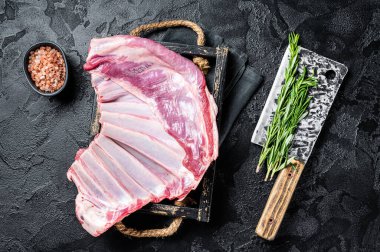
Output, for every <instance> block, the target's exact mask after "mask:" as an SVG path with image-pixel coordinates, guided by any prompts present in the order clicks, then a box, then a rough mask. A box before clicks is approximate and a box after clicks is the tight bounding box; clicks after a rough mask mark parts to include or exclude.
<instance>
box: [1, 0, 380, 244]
mask: <svg viewBox="0 0 380 252" xmlns="http://www.w3.org/2000/svg"><path fill="white" fill-rule="evenodd" d="M172 18H184V19H189V20H193V21H195V22H197V23H199V24H201V25H202V26H203V27H204V28H205V29H206V30H207V31H212V32H215V33H217V34H220V35H221V36H223V37H224V38H225V39H226V42H227V43H229V44H230V45H232V46H235V47H237V48H239V49H242V50H246V51H247V53H248V55H249V64H250V65H251V66H254V67H255V68H256V69H258V70H260V71H261V73H262V74H263V75H265V77H266V80H265V83H264V84H263V86H262V88H261V89H260V90H259V91H258V93H257V94H256V95H255V96H254V98H253V99H252V100H251V102H250V103H249V105H248V106H247V107H246V109H245V110H244V111H243V112H242V113H241V115H240V116H239V118H238V120H237V122H236V124H235V126H234V128H233V130H232V131H231V133H230V135H229V137H228V139H227V140H226V142H225V144H224V146H223V147H222V149H221V152H220V159H219V161H220V162H219V163H220V165H219V167H218V175H217V185H216V189H215V200H214V205H213V209H212V221H211V223H209V224H204V223H203V224H202V223H197V222H195V221H187V222H186V223H185V224H184V225H183V227H181V229H180V231H179V233H178V234H177V235H175V236H174V237H171V238H168V239H141V240H139V239H129V238H125V237H123V236H121V235H120V234H119V233H118V232H116V231H115V230H113V229H112V230H110V231H108V232H107V233H105V234H104V235H102V236H101V237H98V238H93V237H91V236H90V235H89V234H88V233H86V232H85V231H84V230H83V229H82V228H81V226H80V224H79V223H78V221H77V220H76V218H75V214H74V198H75V195H76V188H75V186H74V184H73V183H70V182H69V181H68V180H67V179H66V171H67V168H68V167H69V165H70V164H71V162H72V161H73V157H74V154H75V152H76V151H77V149H78V148H79V147H83V146H86V145H87V142H88V132H89V125H90V116H91V107H92V106H91V105H92V99H93V91H92V90H91V87H90V82H89V76H88V75H87V74H85V73H84V72H83V70H82V65H83V63H84V60H85V57H86V52H87V48H88V43H89V40H90V39H91V38H92V37H102V36H109V35H113V34H123V33H128V31H129V30H130V29H131V28H133V27H136V26H137V25H139V24H143V23H147V22H151V21H159V20H165V19H172ZM292 30H296V31H297V32H299V33H300V34H301V38H302V45H303V46H304V47H306V48H309V49H311V50H314V51H316V52H317V53H319V54H322V55H324V56H327V57H330V58H332V59H335V60H337V61H340V62H342V63H344V64H346V65H347V66H348V68H349V73H348V75H347V77H346V79H345V81H344V83H343V85H342V87H341V89H340V91H339V93H338V97H337V99H336V101H335V102H334V105H333V107H332V110H331V112H330V115H329V116H328V119H327V122H326V124H325V126H324V129H323V131H322V133H321V135H320V138H319V140H318V142H317V144H316V147H315V149H314V152H313V154H312V156H311V161H310V162H309V163H308V166H307V167H306V169H305V173H304V175H303V177H302V178H301V181H300V184H299V186H298V189H297V191H296V194H295V197H294V200H293V201H292V203H291V205H290V208H289V211H288V213H287V215H286V217H285V219H284V222H283V225H282V228H281V230H280V232H279V234H278V237H277V239H276V240H275V241H274V242H265V241H263V240H261V239H259V238H257V237H255V235H254V229H255V225H256V223H257V221H258V219H259V216H260V213H261V211H262V209H263V207H264V204H265V201H266V199H267V197H268V194H269V191H270V188H271V186H272V184H271V183H265V182H263V176H264V174H256V173H255V172H254V170H255V167H256V164H257V161H258V155H259V152H260V148H259V147H257V146H254V145H252V144H251V143H250V137H251V134H252V132H253V129H254V127H255V124H256V122H257V120H258V117H259V115H260V112H261V109H262V107H263V105H264V101H265V98H266V95H267V94H268V92H269V90H270V87H271V83H272V82H273V80H274V77H275V73H276V71H277V67H278V65H279V63H280V60H281V58H282V55H283V52H284V50H285V47H286V45H287V41H286V38H287V34H288V33H289V32H290V31H292ZM379 31H380V2H379V1H375V0H372V1H361V0H357V1H347V0H345V1H327V0H322V1H312V0H308V1H276V0H269V1H264V0H261V1H216V0H215V1H193V0H179V1H169V0H161V1H147V0H146V1H141V0H130V1H122V0H120V1H100V0H98V1H87V0H80V1H69V0H66V1H65V0H63V1H22V0H19V1H17V2H16V1H14V2H13V1H0V45H1V49H0V63H1V64H0V251H269V250H273V251H307V250H310V251H379V250H380V215H379V214H380V211H379V207H380V199H379V196H380V125H379V123H380V119H379V113H380V83H379V78H380V57H379V47H380V32H379ZM41 40H52V41H55V42H58V43H59V44H61V45H62V46H63V47H64V49H65V50H66V52H67V56H68V58H69V61H70V64H71V69H72V71H71V77H72V81H71V83H70V85H69V86H70V87H69V88H68V89H67V90H66V92H65V93H64V94H62V95H60V96H57V97H54V98H46V97H41V96H39V95H38V94H36V93H34V92H33V91H32V90H31V89H30V87H29V86H28V84H27V80H26V79H25V77H24V75H23V72H22V58H23V53H24V51H25V50H27V48H28V46H29V45H31V44H33V43H36V42H38V41H41Z"/></svg>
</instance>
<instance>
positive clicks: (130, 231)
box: [114, 198, 191, 238]
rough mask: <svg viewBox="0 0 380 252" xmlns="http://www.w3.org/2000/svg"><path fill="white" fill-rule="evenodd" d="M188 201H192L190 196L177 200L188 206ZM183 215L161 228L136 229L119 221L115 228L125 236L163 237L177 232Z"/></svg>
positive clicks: (181, 204)
mask: <svg viewBox="0 0 380 252" xmlns="http://www.w3.org/2000/svg"><path fill="white" fill-rule="evenodd" d="M186 201H191V199H190V198H186V199H184V200H183V201H175V202H174V205H176V206H186ZM182 220H183V218H182V217H176V218H174V219H173V220H172V222H171V223H170V225H169V226H167V227H165V228H161V229H146V230H136V229H134V228H129V227H126V226H125V225H124V223H123V222H121V221H120V222H117V223H116V224H115V225H114V226H115V228H116V229H117V230H118V231H119V232H120V233H122V234H123V235H125V236H128V237H135V238H152V237H154V238H163V237H168V236H172V235H173V234H174V233H176V232H177V231H178V229H179V227H180V226H181V224H182Z"/></svg>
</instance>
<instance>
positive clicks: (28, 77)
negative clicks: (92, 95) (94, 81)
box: [24, 42, 69, 96]
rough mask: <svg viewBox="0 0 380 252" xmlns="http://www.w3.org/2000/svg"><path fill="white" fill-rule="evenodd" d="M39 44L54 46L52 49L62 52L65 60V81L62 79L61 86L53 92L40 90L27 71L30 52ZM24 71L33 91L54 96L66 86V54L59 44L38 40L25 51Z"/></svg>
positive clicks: (67, 70)
mask: <svg viewBox="0 0 380 252" xmlns="http://www.w3.org/2000/svg"><path fill="white" fill-rule="evenodd" d="M41 46H50V47H51V48H54V49H56V50H58V51H59V52H60V53H61V54H62V58H63V61H64V62H65V68H66V76H65V81H64V83H63V85H62V87H60V88H59V89H58V90H56V91H54V92H45V91H42V90H41V89H39V88H38V87H37V86H36V84H35V83H34V81H33V80H32V77H31V75H30V73H29V71H28V64H29V55H30V52H31V51H34V50H36V49H38V48H40V47H41ZM24 73H25V76H26V78H27V79H28V82H29V84H30V86H31V87H32V89H33V90H34V91H36V92H37V93H39V94H40V95H43V96H55V95H57V94H59V93H61V92H62V90H63V89H64V88H65V87H66V85H67V82H68V79H69V67H68V64H67V59H66V56H65V52H64V51H63V49H62V48H61V47H60V46H59V45H57V44H56V43H54V42H40V43H37V44H34V45H32V46H31V47H30V48H29V49H28V50H27V51H26V53H25V56H24Z"/></svg>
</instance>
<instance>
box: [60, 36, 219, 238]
mask: <svg viewBox="0 0 380 252" xmlns="http://www.w3.org/2000/svg"><path fill="white" fill-rule="evenodd" d="M84 69H85V70H87V71H89V72H90V73H91V79H92V85H93V87H94V89H95V91H96V94H97V99H98V107H99V111H100V123H101V125H102V126H101V131H100V133H99V134H98V135H97V136H96V137H95V138H94V140H93V141H92V142H91V144H90V146H89V147H88V148H87V149H80V150H79V151H78V153H77V155H76V157H75V162H74V163H73V164H72V165H71V167H70V169H69V171H68V172H67V176H68V179H69V180H71V181H73V182H74V183H75V185H76V186H77V189H78V195H77V197H76V214H77V217H78V219H79V221H80V223H81V224H82V226H83V227H84V228H85V229H86V230H87V231H88V232H89V233H90V234H92V235H93V236H98V235H100V234H102V233H103V232H105V231H106V230H107V229H108V228H110V227H111V226H113V225H114V224H115V223H116V222H118V221H120V220H122V219H123V218H124V217H125V216H127V215H129V214H130V213H132V212H134V211H136V210H138V209H140V208H141V207H143V206H144V205H146V204H148V203H149V202H159V201H161V200H163V199H183V198H184V197H185V196H186V195H187V194H188V193H189V192H190V191H191V190H193V189H195V188H196V187H197V185H198V184H199V181H200V180H201V178H202V176H203V175H204V174H205V172H206V169H207V168H208V167H209V166H210V163H211V162H212V161H213V160H215V159H216V157H217V155H218V132H217V127H216V113H217V107H216V105H215V102H214V100H213V98H212V96H211V95H210V93H209V92H208V90H207V87H206V83H205V79H204V76H203V74H202V72H201V71H200V70H199V69H198V68H197V67H196V66H195V65H194V64H193V63H192V62H191V61H189V60H188V59H186V58H184V57H182V56H180V55H178V54H176V53H174V52H172V51H170V50H168V49H167V48H165V47H164V46H162V45H160V44H158V43H156V42H153V41H151V40H149V39H144V38H138V37H133V36H127V35H125V36H114V37H110V38H102V39H93V40H92V41H91V45H90V50H89V54H88V58H87V62H86V64H85V65H84Z"/></svg>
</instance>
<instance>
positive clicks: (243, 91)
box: [154, 28, 263, 144]
mask: <svg viewBox="0 0 380 252" xmlns="http://www.w3.org/2000/svg"><path fill="white" fill-rule="evenodd" d="M154 36H155V37H154V39H157V40H160V41H166V42H173V43H181V44H196V35H195V34H194V32H193V31H191V30H189V29H182V28H179V29H178V28H175V29H168V30H166V31H165V32H164V33H161V34H159V35H154ZM218 45H224V46H226V47H228V48H229V54H228V59H227V72H226V81H225V85H224V92H223V107H222V117H221V119H222V122H221V127H220V129H219V135H220V144H222V143H223V141H224V140H225V138H226V137H227V135H228V133H229V131H230V130H231V128H232V126H233V124H234V122H235V120H236V118H237V117H238V115H239V114H240V112H241V110H242V109H243V108H244V107H245V106H246V104H247V103H248V101H249V100H250V99H251V97H252V95H253V94H254V93H255V91H256V90H257V89H258V87H259V86H260V84H261V83H262V81H263V77H262V76H261V75H260V74H259V73H258V72H257V71H256V70H255V69H254V68H252V67H250V66H248V65H247V59H248V57H247V54H246V53H245V52H242V51H240V50H238V49H237V48H233V47H230V46H228V45H227V44H225V43H224V41H223V38H222V37H220V36H218V35H215V34H206V46H211V47H216V46H218ZM212 74H213V73H212V71H210V74H209V75H208V76H206V79H207V81H212V78H213V76H212Z"/></svg>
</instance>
